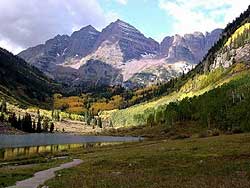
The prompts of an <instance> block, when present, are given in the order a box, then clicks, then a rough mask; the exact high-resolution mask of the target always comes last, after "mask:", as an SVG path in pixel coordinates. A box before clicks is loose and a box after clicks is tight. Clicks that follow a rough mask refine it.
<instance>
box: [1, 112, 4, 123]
mask: <svg viewBox="0 0 250 188" xmlns="http://www.w3.org/2000/svg"><path fill="white" fill-rule="evenodd" d="M0 122H4V114H3V113H2V112H1V114H0Z"/></svg>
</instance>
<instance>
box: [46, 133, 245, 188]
mask: <svg viewBox="0 0 250 188" xmlns="http://www.w3.org/2000/svg"><path fill="white" fill-rule="evenodd" d="M71 155H72V156H74V158H81V159H83V160H84V162H83V163H82V164H81V165H80V166H78V167H75V168H73V169H68V170H63V171H61V172H59V173H60V176H57V177H56V178H55V179H52V180H50V181H48V182H47V183H46V184H47V185H48V186H49V187H50V188H57V187H58V188H62V187H67V188H73V187H75V188H79V187H85V188H92V187H96V188H98V187H100V188H109V187H110V188H129V187H131V188H137V187H138V188H145V187H152V188H158V187H164V188H165V187H166V188H168V187H180V188H185V187H188V188H196V187H197V188H198V187H202V188H208V187H209V188H217V187H218V188H231V187H232V188H236V187H237V188H241V187H242V188H246V187H250V134H237V135H221V136H216V137H207V138H198V137H194V138H188V139H180V140H157V141H143V142H140V143H132V144H122V145H118V146H112V147H111V146H109V147H104V148H94V149H89V150H88V151H84V152H83V151H77V152H73V153H71Z"/></svg>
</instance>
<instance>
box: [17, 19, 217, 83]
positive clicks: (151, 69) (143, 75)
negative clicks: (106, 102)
mask: <svg viewBox="0 0 250 188" xmlns="http://www.w3.org/2000/svg"><path fill="white" fill-rule="evenodd" d="M220 33H221V30H220V29H217V30H214V31H212V32H211V33H206V34H205V35H204V34H202V33H199V32H196V33H194V34H187V35H184V36H180V35H175V36H172V37H166V38H165V39H164V40H163V41H162V42H161V44H159V43H158V42H156V41H154V40H153V39H152V38H147V37H145V36H144V35H143V34H142V33H141V32H140V31H139V30H138V29H136V28H135V27H133V26H132V25H130V24H128V23H126V22H124V21H121V20H119V19H118V20H117V21H115V22H113V23H111V24H110V25H108V26H107V27H106V28H104V29H103V30H102V32H98V31H97V30H96V29H95V28H93V27H92V26H87V27H84V28H82V29H81V30H79V31H76V32H74V33H73V34H72V35H71V36H67V35H63V36H60V35H58V36H56V37H55V38H53V39H50V40H48V41H47V42H46V43H45V44H42V45H38V46H36V47H32V48H29V49H27V50H25V51H23V52H21V53H20V54H19V56H20V57H22V58H23V59H25V60H26V61H27V62H29V63H31V64H32V65H35V66H36V67H38V68H39V69H40V70H41V71H43V72H45V73H46V74H47V75H49V76H50V77H52V78H54V79H56V80H58V81H61V82H63V83H68V84H70V85H72V83H73V85H79V82H81V80H82V83H85V85H87V82H86V80H89V83H93V82H92V81H91V75H92V73H90V74H89V73H88V72H86V71H85V72H84V74H83V73H82V69H81V67H82V66H84V65H85V64H88V62H89V61H91V64H95V63H96V65H95V69H96V70H97V69H100V70H101V69H102V68H103V65H102V64H100V63H99V62H103V63H105V64H107V65H110V66H112V67H113V69H115V70H116V72H117V71H118V72H119V73H118V74H117V75H119V77H118V78H117V79H109V76H108V77H107V78H106V77H105V76H103V75H102V76H100V77H99V78H98V79H102V80H104V82H103V83H107V82H109V81H110V83H109V85H113V84H124V85H125V86H132V85H133V86H135V87H136V86H144V85H149V84H155V83H158V82H164V81H167V80H169V79H170V78H173V77H176V76H179V75H181V74H183V72H184V73H185V72H187V71H189V70H190V69H192V68H193V67H194V65H195V64H197V63H198V62H199V61H200V60H201V59H202V58H203V57H204V55H205V53H206V52H207V50H208V49H209V48H210V47H211V46H212V45H213V44H214V42H216V41H217V40H218V38H219V36H220ZM92 60H98V61H92ZM175 64H176V65H175ZM99 65H100V67H99V68H98V66H99ZM106 67H107V66H106ZM100 70H99V71H98V72H100ZM120 75H122V76H121V77H122V78H120ZM89 78H90V79H89ZM94 80H95V79H94ZM111 80H113V81H111ZM114 80H115V81H114ZM80 85H82V86H83V87H84V84H80Z"/></svg>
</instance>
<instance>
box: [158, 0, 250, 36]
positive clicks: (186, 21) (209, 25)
mask: <svg viewBox="0 0 250 188" xmlns="http://www.w3.org/2000/svg"><path fill="white" fill-rule="evenodd" d="M248 5H249V0H240V1H239V0H188V1H187V0H159V7H160V8H161V9H163V10H165V11H166V13H167V15H169V16H171V17H172V18H173V19H174V20H175V22H174V23H173V29H172V34H175V33H179V34H184V33H191V32H194V31H202V32H205V31H211V30H213V29H215V28H224V27H225V26H226V24H227V23H229V22H231V21H232V20H233V19H234V18H235V17H237V16H239V15H240V13H241V12H243V11H244V10H246V9H247V7H248Z"/></svg>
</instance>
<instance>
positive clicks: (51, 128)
mask: <svg viewBox="0 0 250 188" xmlns="http://www.w3.org/2000/svg"><path fill="white" fill-rule="evenodd" d="M54 128H55V125H54V123H53V122H51V123H50V129H49V132H50V133H53V131H54Z"/></svg>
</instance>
